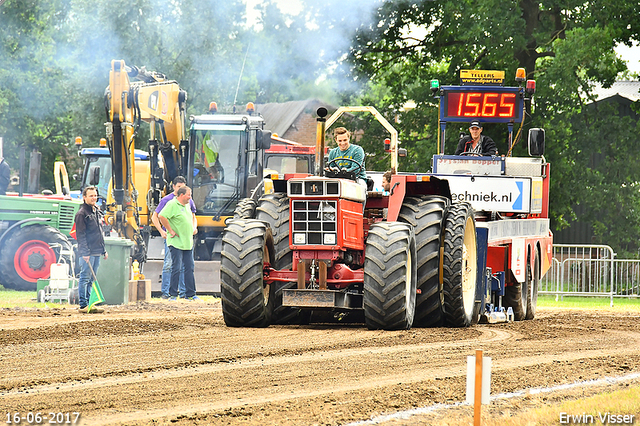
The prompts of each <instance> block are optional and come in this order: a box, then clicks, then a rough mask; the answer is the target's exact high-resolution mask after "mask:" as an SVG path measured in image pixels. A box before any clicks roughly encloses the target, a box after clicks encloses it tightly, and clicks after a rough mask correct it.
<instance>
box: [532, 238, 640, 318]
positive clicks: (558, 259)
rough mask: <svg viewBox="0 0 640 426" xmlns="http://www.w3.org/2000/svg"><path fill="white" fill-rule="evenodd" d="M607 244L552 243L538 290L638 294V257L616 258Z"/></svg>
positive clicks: (560, 293)
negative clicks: (550, 261) (547, 264)
mask: <svg viewBox="0 0 640 426" xmlns="http://www.w3.org/2000/svg"><path fill="white" fill-rule="evenodd" d="M615 256H616V254H615V253H614V251H613V249H612V248H611V247H609V246H606V245H580V246H576V245H566V244H556V245H554V246H553V259H552V264H551V268H550V269H549V271H548V272H547V274H546V275H545V276H544V278H543V279H542V280H541V282H540V288H539V289H538V293H539V294H555V295H556V299H557V298H558V297H563V296H599V297H609V298H610V300H611V305H612V306H613V298H614V297H629V298H630V297H638V296H639V295H640V260H636V259H616V258H615Z"/></svg>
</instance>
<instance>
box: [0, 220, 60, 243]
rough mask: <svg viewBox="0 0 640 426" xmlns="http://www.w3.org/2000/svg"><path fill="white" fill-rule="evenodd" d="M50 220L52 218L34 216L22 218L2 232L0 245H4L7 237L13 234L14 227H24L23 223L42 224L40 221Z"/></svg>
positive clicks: (26, 224) (27, 224) (25, 224)
mask: <svg viewBox="0 0 640 426" xmlns="http://www.w3.org/2000/svg"><path fill="white" fill-rule="evenodd" d="M50 221H51V219H50V218H44V217H33V218H30V219H23V220H20V221H18V222H16V223H14V224H13V225H11V226H10V227H8V228H7V230H6V231H5V232H3V233H2V235H0V247H1V246H2V243H3V242H4V240H5V238H7V237H8V236H9V235H11V231H12V230H13V229H16V228H22V227H23V225H24V226H29V225H36V224H40V223H44V222H50Z"/></svg>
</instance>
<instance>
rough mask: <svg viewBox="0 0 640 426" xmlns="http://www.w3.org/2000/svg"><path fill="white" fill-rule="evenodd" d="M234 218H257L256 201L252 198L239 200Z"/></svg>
mask: <svg viewBox="0 0 640 426" xmlns="http://www.w3.org/2000/svg"><path fill="white" fill-rule="evenodd" d="M233 218H234V219H255V218H256V202H255V201H254V200H253V199H252V198H243V199H242V200H240V201H238V205H236V209H235V210H234V212H233Z"/></svg>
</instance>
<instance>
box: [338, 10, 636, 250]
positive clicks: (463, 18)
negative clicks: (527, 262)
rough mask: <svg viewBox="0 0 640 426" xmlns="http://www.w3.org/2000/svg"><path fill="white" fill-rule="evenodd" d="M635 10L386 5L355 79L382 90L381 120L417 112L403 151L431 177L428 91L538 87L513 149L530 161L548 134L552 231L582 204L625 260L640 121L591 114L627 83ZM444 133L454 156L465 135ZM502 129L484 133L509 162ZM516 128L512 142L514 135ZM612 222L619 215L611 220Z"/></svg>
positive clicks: (403, 131)
mask: <svg viewBox="0 0 640 426" xmlns="http://www.w3.org/2000/svg"><path fill="white" fill-rule="evenodd" d="M639 14H640V4H639V3H638V2H637V1H632V0H623V1H618V2H613V1H609V0H604V1H601V0H590V1H587V2H578V1H569V2H563V3H562V4H559V3H557V2H553V1H551V2H549V1H533V0H524V1H521V2H516V3H514V2H511V1H507V0H477V1H463V2H455V1H447V0H445V1H439V2H434V1H429V0H419V1H412V0H396V1H385V2H384V3H383V4H382V5H381V7H380V8H379V9H378V11H377V15H376V18H375V19H374V22H377V25H362V26H361V27H360V29H359V32H358V34H357V35H356V38H355V40H354V44H353V46H352V48H351V51H350V54H349V61H350V63H351V64H352V70H353V73H354V74H355V75H356V76H357V77H358V78H360V79H368V80H370V81H372V82H374V83H373V84H375V86H381V87H382V88H381V89H379V90H378V92H379V93H384V96H383V97H381V98H378V99H372V100H370V102H372V103H376V100H377V101H379V102H380V103H383V105H384V106H385V108H383V111H382V112H383V114H385V115H387V116H391V115H392V114H394V113H395V112H397V111H399V107H400V106H401V105H402V104H403V103H404V102H406V101H407V100H410V99H411V100H414V101H415V102H416V104H417V108H416V109H415V110H412V111H410V112H407V113H402V114H400V116H399V118H400V121H399V123H398V129H399V131H400V138H401V139H402V140H403V141H404V142H405V145H404V146H405V148H408V149H409V151H410V152H412V151H413V152H414V154H412V155H411V156H410V157H409V161H410V164H408V166H409V167H407V168H404V169H403V170H412V166H413V167H414V168H415V169H416V170H420V171H424V170H426V168H427V167H429V166H428V164H427V161H428V158H430V154H431V153H433V151H434V148H433V146H435V145H436V144H437V142H436V140H437V128H436V126H437V122H438V121H437V120H438V119H437V103H435V102H434V101H433V99H432V97H431V94H430V91H429V81H430V80H431V79H438V80H440V84H441V85H445V84H458V76H459V71H460V70H461V69H494V70H504V71H505V74H506V79H507V81H506V84H507V85H515V82H514V81H513V76H514V75H515V70H516V68H518V67H524V68H525V69H526V70H527V71H528V74H527V78H530V79H535V80H537V89H538V90H537V93H536V95H535V97H534V99H533V102H532V105H531V108H530V109H529V110H528V111H527V116H526V118H525V121H524V123H523V126H522V129H521V130H522V131H521V135H522V136H523V138H522V139H521V140H520V141H519V143H518V144H517V145H516V146H515V147H514V150H513V154H514V155H516V156H519V155H526V135H527V131H528V129H529V128H530V127H543V128H545V130H546V136H547V153H546V158H547V160H549V161H550V162H551V164H552V167H551V177H552V179H551V182H552V183H551V194H550V208H551V218H552V228H553V229H560V228H562V227H564V226H567V225H568V223H569V222H571V221H572V220H574V219H575V214H574V212H573V206H575V205H582V206H584V207H585V208H586V210H587V214H586V216H585V217H583V218H581V220H587V221H588V222H589V223H591V224H592V225H593V228H594V231H595V232H596V235H597V237H598V238H599V239H601V241H603V242H606V243H607V244H611V245H612V246H614V248H615V249H616V250H618V251H620V252H633V251H636V250H637V248H638V237H640V222H639V221H638V217H637V216H638V213H637V210H638V202H639V201H640V200H638V188H637V183H636V182H640V179H638V178H639V176H637V173H635V170H633V169H634V167H633V166H634V165H635V164H637V163H638V161H640V153H639V152H638V151H637V147H634V142H633V141H634V140H635V139H637V137H636V135H637V134H638V130H639V129H638V127H637V123H635V122H632V121H631V120H629V119H628V118H626V119H625V118H621V117H619V116H618V113H617V111H614V110H611V109H609V108H605V107H604V106H598V109H597V110H591V109H589V108H588V107H587V106H588V104H590V103H591V102H592V101H593V100H594V96H593V95H592V92H593V88H594V86H595V85H596V84H601V85H603V86H604V87H609V86H610V85H611V84H612V83H613V82H614V81H615V80H616V79H617V78H619V77H620V76H621V75H625V74H624V72H625V70H626V67H625V65H624V63H623V62H622V61H621V60H620V59H619V58H617V57H616V55H615V52H614V50H613V49H614V47H615V46H616V44H617V43H625V44H627V45H631V43H632V42H633V41H638V40H639V39H640V37H639V36H640V24H639V22H638V20H637V19H636V18H637V16H638V15H639ZM464 127H466V126H456V125H452V124H449V125H448V126H447V137H446V140H445V152H447V153H452V150H453V149H454V146H455V142H456V141H457V137H458V132H459V131H466V129H465V128H464ZM504 127H505V126H497V125H485V129H484V133H485V134H488V135H490V136H491V137H492V138H493V139H494V140H495V141H496V144H497V145H498V150H499V152H500V153H502V154H505V153H506V152H507V144H506V141H507V135H506V132H505V130H504ZM519 127H520V126H519V125H518V124H517V123H516V125H515V128H514V132H515V133H516V134H517V133H518V131H519V130H520V129H519ZM613 212H616V213H615V214H613Z"/></svg>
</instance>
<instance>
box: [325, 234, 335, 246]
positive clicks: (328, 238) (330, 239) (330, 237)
mask: <svg viewBox="0 0 640 426" xmlns="http://www.w3.org/2000/svg"><path fill="white" fill-rule="evenodd" d="M324 244H325V245H328V246H334V245H336V234H324Z"/></svg>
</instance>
